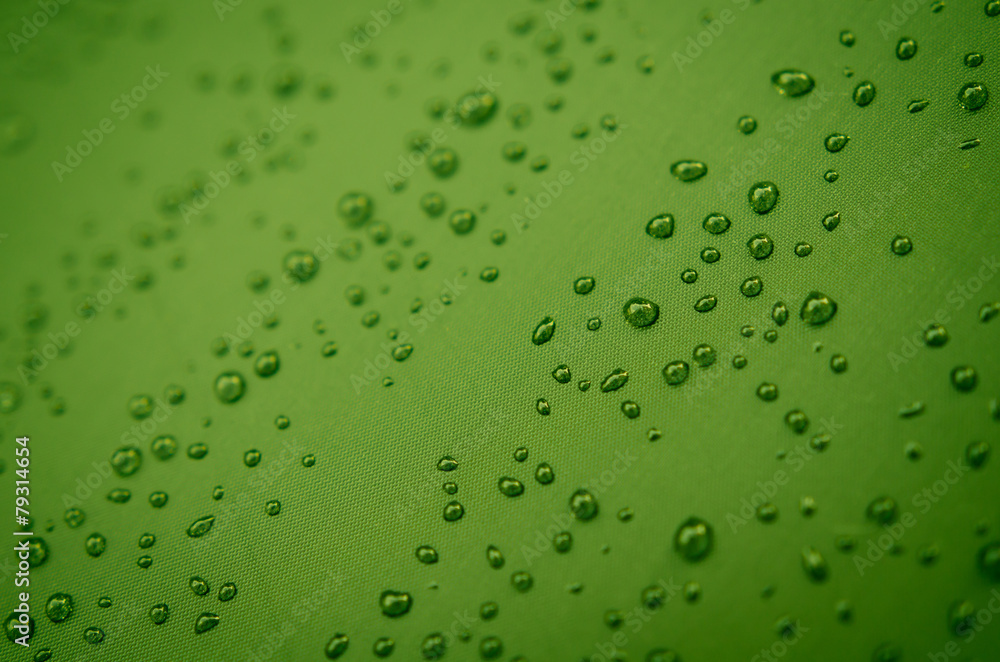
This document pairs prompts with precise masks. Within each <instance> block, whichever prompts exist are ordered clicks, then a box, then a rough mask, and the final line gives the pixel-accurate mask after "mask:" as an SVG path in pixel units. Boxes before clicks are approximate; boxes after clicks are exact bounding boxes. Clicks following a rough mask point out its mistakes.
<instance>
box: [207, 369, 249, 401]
mask: <svg viewBox="0 0 1000 662" xmlns="http://www.w3.org/2000/svg"><path fill="white" fill-rule="evenodd" d="M214 390H215V395H216V397H217V398H219V400H220V401H222V402H224V403H226V404H231V403H233V402H236V401H237V400H239V399H240V398H242V397H243V394H244V393H245V392H246V381H245V380H244V379H243V375H241V374H240V373H238V372H224V373H222V374H221V375H219V376H218V377H216V378H215V384H214Z"/></svg>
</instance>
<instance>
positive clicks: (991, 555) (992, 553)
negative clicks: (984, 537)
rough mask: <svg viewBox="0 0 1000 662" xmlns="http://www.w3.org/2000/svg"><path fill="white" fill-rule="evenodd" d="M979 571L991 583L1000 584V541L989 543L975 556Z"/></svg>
mask: <svg viewBox="0 0 1000 662" xmlns="http://www.w3.org/2000/svg"><path fill="white" fill-rule="evenodd" d="M976 564H977V565H978V566H979V571H980V572H981V573H983V575H984V576H985V577H986V578H987V579H989V580H990V581H993V582H1000V541H998V540H994V541H992V542H989V543H987V544H985V545H983V547H982V548H981V549H980V550H979V553H978V554H977V555H976Z"/></svg>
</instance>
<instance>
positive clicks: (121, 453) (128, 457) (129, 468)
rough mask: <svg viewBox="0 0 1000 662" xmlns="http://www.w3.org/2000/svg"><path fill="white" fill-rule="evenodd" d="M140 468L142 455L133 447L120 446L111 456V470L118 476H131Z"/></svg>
mask: <svg viewBox="0 0 1000 662" xmlns="http://www.w3.org/2000/svg"><path fill="white" fill-rule="evenodd" d="M141 466H142V453H141V452H140V451H139V449H138V448H136V447H135V446H122V447H121V448H119V449H118V450H116V451H115V452H114V454H113V455H112V456H111V468H112V469H114V470H115V473H116V474H118V475H119V476H122V477H125V476H131V475H132V474H134V473H135V472H136V471H138V470H139V467H141Z"/></svg>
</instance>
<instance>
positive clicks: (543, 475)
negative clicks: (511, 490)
mask: <svg viewBox="0 0 1000 662" xmlns="http://www.w3.org/2000/svg"><path fill="white" fill-rule="evenodd" d="M555 479H556V474H555V472H554V471H553V470H552V467H550V466H549V465H548V464H547V463H545V462H542V463H541V464H539V465H538V468H536V469H535V480H537V481H538V483H539V484H541V485H549V484H550V483H552V481H554V480H555Z"/></svg>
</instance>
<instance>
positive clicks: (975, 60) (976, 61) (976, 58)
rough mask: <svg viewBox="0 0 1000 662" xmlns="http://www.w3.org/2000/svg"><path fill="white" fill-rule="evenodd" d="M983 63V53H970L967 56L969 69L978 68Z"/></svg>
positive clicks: (966, 61) (966, 62) (966, 60)
mask: <svg viewBox="0 0 1000 662" xmlns="http://www.w3.org/2000/svg"><path fill="white" fill-rule="evenodd" d="M982 63H983V55H982V53H969V54H968V55H966V56H965V66H967V67H969V68H974V67H978V66H979V65H981V64H982Z"/></svg>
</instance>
